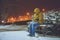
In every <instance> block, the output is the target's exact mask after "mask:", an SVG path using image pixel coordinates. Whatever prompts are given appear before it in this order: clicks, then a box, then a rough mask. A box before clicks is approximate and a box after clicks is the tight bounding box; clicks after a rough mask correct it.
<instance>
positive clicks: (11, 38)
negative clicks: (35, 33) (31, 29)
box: [0, 31, 60, 40]
mask: <svg viewBox="0 0 60 40" xmlns="http://www.w3.org/2000/svg"><path fill="white" fill-rule="evenodd" d="M28 34H29V33H28V32H27V31H8V32H0V40H60V38H57V37H53V38H52V37H41V36H39V37H38V38H37V37H30V36H28Z"/></svg>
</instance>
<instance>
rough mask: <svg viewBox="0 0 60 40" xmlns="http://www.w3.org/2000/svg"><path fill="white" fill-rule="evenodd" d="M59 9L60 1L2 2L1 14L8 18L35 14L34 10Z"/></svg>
mask: <svg viewBox="0 0 60 40" xmlns="http://www.w3.org/2000/svg"><path fill="white" fill-rule="evenodd" d="M36 7H38V8H40V9H43V8H45V9H46V10H50V9H59V8H60V0H0V14H2V15H5V14H8V16H19V15H24V14H26V12H30V13H31V14H32V13H33V9H34V8H36Z"/></svg>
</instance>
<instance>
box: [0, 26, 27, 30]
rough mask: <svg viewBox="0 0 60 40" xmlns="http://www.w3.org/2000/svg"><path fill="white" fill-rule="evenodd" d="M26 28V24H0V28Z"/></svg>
mask: <svg viewBox="0 0 60 40" xmlns="http://www.w3.org/2000/svg"><path fill="white" fill-rule="evenodd" d="M26 28H27V25H0V30H22V29H26Z"/></svg>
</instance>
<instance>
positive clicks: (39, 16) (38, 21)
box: [29, 8, 43, 36]
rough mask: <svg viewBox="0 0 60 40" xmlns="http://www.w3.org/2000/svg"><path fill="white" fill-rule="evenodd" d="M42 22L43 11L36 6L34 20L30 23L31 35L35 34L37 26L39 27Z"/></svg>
mask: <svg viewBox="0 0 60 40" xmlns="http://www.w3.org/2000/svg"><path fill="white" fill-rule="evenodd" d="M40 24H43V13H42V12H40V9H39V8H35V9H34V15H33V17H32V22H30V24H29V32H30V36H35V28H37V27H39V26H40Z"/></svg>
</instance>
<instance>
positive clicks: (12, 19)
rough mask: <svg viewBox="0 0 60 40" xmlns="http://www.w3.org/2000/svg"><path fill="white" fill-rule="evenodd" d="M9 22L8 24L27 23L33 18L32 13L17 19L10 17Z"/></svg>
mask: <svg viewBox="0 0 60 40" xmlns="http://www.w3.org/2000/svg"><path fill="white" fill-rule="evenodd" d="M7 20H8V21H7V22H16V21H26V20H31V16H30V13H29V12H27V14H26V15H24V16H18V17H17V18H16V17H10V18H8V19H7Z"/></svg>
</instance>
